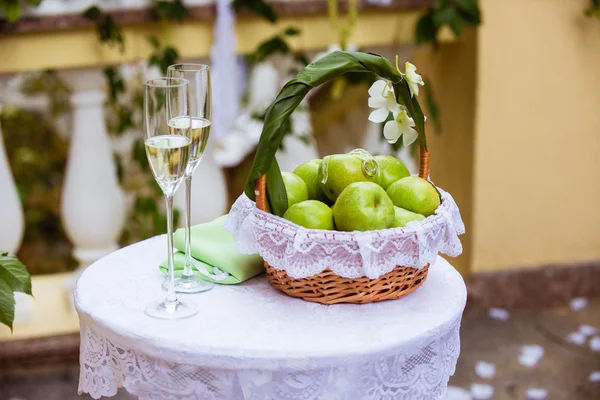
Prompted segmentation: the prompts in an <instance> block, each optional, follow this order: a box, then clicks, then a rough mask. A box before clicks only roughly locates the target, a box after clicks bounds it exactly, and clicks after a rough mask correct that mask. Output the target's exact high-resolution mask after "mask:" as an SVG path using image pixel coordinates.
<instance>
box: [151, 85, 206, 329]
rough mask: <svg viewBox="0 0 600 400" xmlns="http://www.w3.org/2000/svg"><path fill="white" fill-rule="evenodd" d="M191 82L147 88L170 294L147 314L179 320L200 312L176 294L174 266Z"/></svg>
mask: <svg viewBox="0 0 600 400" xmlns="http://www.w3.org/2000/svg"><path fill="white" fill-rule="evenodd" d="M188 87H189V81H187V80H186V79H180V78H158V79H151V80H149V81H147V82H146V84H145V87H144V134H145V141H144V144H145V147H146V156H147V157H148V162H149V164H150V169H151V170H152V174H153V175H154V178H155V179H156V183H158V186H160V188H161V190H162V191H163V193H164V195H165V201H166V204H167V207H166V211H167V259H168V271H169V276H168V278H167V280H166V289H167V296H166V297H165V299H164V300H163V301H162V302H158V301H156V302H152V303H150V304H148V306H147V307H146V309H145V313H146V314H147V315H149V316H151V317H154V318H161V319H180V318H186V317H190V316H192V315H194V314H196V313H197V312H198V306H197V305H196V304H194V303H193V302H191V301H189V300H186V301H185V302H182V301H181V300H179V299H178V298H177V294H176V293H175V269H174V265H173V196H174V195H175V192H176V191H177V188H178V187H179V185H181V181H182V180H183V177H184V175H185V171H186V169H187V168H188V166H189V160H190V154H191V149H192V129H191V127H192V120H191V117H190V109H189V95H188Z"/></svg>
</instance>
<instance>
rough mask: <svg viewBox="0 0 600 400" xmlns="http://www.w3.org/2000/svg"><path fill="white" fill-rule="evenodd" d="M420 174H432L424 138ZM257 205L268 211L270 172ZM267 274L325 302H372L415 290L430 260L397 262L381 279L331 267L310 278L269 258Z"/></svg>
mask: <svg viewBox="0 0 600 400" xmlns="http://www.w3.org/2000/svg"><path fill="white" fill-rule="evenodd" d="M419 161H420V164H419V176H420V177H421V178H424V179H428V177H429V152H427V151H426V150H425V148H424V146H423V144H422V142H421V149H420V160H419ZM255 194H256V206H257V207H258V208H259V209H261V210H262V211H265V212H267V207H266V175H263V176H261V177H260V178H259V179H258V180H257V181H256V187H255ZM265 268H266V270H267V277H268V278H269V281H270V282H271V284H272V285H273V286H275V287H276V288H277V289H279V290H281V291H282V292H284V293H285V294H287V295H289V296H292V297H300V298H302V299H304V300H306V301H313V302H317V303H322V304H336V303H372V302H376V301H383V300H396V299H399V298H401V297H403V296H406V295H407V294H409V293H411V292H412V291H414V290H415V289H417V288H418V287H419V285H421V283H423V282H424V281H425V278H426V277H427V271H428V270H429V264H428V265H426V266H425V267H424V268H422V269H416V268H410V267H404V266H397V267H396V268H394V269H393V270H392V271H390V272H388V273H387V274H385V275H382V276H380V277H379V278H377V279H369V278H367V277H361V278H344V277H341V276H339V275H337V274H335V273H334V272H333V271H331V270H330V269H329V268H328V269H326V270H324V271H323V272H321V273H320V274H317V275H313V276H310V277H307V278H292V277H290V276H289V275H288V274H287V273H286V272H285V271H284V270H279V269H277V268H274V267H273V266H271V265H269V264H268V263H267V262H266V261H265Z"/></svg>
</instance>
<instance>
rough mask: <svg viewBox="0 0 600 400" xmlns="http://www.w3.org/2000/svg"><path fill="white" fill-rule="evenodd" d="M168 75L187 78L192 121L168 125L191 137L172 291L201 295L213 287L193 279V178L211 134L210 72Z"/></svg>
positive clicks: (174, 68)
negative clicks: (181, 258) (179, 264)
mask: <svg viewBox="0 0 600 400" xmlns="http://www.w3.org/2000/svg"><path fill="white" fill-rule="evenodd" d="M167 74H168V76H169V77H172V78H180V79H186V80H188V81H189V82H190V89H189V93H190V96H189V102H190V117H191V120H190V119H187V118H183V119H180V118H175V119H174V120H172V121H171V122H170V124H169V125H170V126H171V127H173V129H174V132H176V130H177V129H180V128H182V129H187V128H188V127H189V125H190V123H191V135H192V136H191V137H192V144H191V149H190V161H189V163H188V166H187V168H186V170H185V264H184V268H183V272H182V273H181V277H179V278H178V279H176V280H175V291H176V292H179V293H200V292H205V291H207V290H210V289H212V288H213V286H214V285H213V284H212V283H211V282H207V281H204V280H202V279H199V278H197V277H195V276H194V271H193V269H192V251H191V249H192V238H191V207H192V176H193V175H194V171H195V170H196V168H197V167H198V165H199V164H200V160H202V156H203V155H204V151H205V149H206V143H207V142H208V137H209V135H210V123H211V118H212V114H211V113H212V108H211V107H212V103H211V85H210V69H209V67H208V66H207V65H204V64H176V65H171V66H169V68H168V71H167ZM190 121H191V122H190Z"/></svg>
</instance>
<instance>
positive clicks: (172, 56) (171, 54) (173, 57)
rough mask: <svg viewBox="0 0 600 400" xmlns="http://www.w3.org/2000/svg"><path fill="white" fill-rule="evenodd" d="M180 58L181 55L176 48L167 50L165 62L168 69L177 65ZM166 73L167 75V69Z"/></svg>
mask: <svg viewBox="0 0 600 400" xmlns="http://www.w3.org/2000/svg"><path fill="white" fill-rule="evenodd" d="M178 58H179V53H178V52H177V49H176V48H174V47H167V48H165V52H164V60H165V63H166V64H167V68H168V66H169V65H172V64H175V63H176V62H177V59H178ZM164 72H165V73H166V72H167V71H166V69H165V71H164Z"/></svg>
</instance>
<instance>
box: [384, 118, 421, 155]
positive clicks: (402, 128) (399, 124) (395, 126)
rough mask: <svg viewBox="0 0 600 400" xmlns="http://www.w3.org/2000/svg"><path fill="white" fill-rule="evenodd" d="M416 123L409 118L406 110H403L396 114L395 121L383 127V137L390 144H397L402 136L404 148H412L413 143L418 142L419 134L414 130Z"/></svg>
mask: <svg viewBox="0 0 600 400" xmlns="http://www.w3.org/2000/svg"><path fill="white" fill-rule="evenodd" d="M414 126H415V121H414V120H413V119H412V118H411V117H409V116H408V114H407V113H406V110H404V109H401V110H400V111H399V112H397V113H394V119H393V120H392V121H388V122H386V123H385V126H384V127H383V136H385V138H386V139H387V141H388V142H389V143H392V144H393V143H396V142H397V141H398V139H400V136H402V141H403V143H404V146H410V145H411V144H412V142H414V141H415V140H417V137H419V134H418V133H417V131H416V130H415V129H414Z"/></svg>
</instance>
